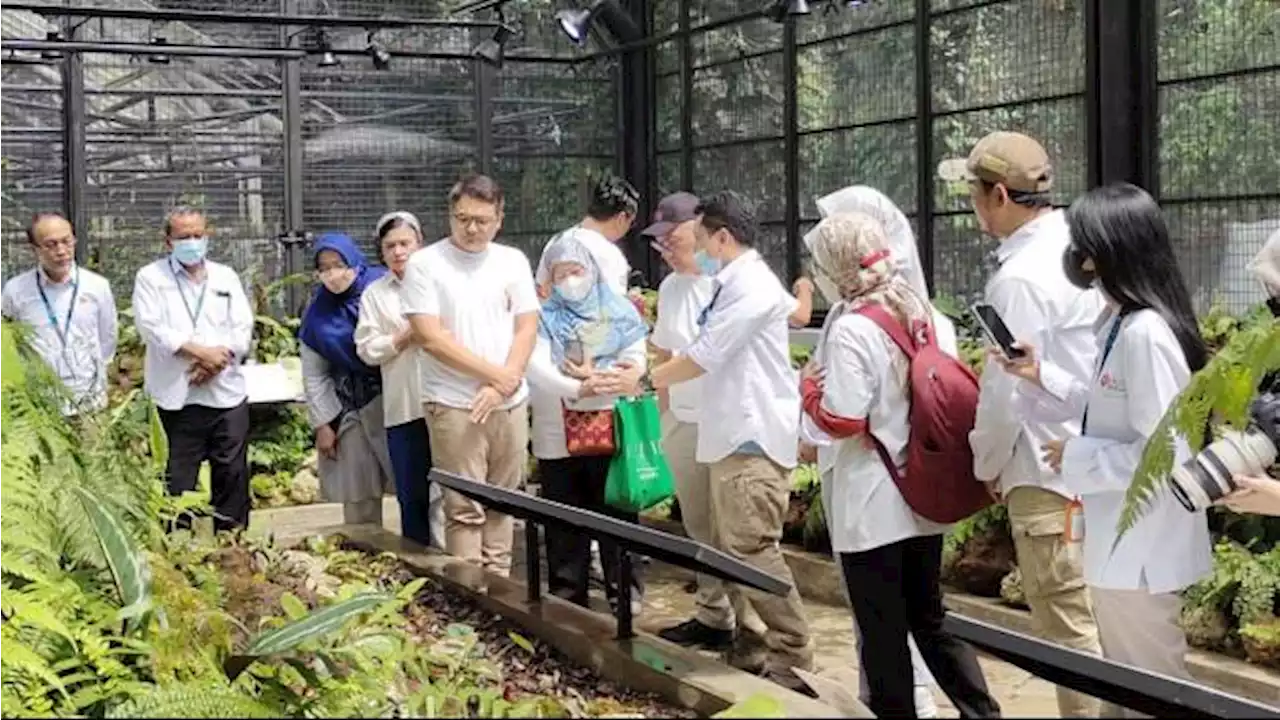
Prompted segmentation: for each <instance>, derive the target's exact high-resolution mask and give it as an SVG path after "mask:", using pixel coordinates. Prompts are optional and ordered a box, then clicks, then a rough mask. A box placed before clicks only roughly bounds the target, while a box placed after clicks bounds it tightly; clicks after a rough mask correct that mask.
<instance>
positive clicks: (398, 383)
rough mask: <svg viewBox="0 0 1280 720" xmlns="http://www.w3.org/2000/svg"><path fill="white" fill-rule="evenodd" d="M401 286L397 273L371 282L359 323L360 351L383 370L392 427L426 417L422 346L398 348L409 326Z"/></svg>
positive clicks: (384, 404) (384, 403) (387, 418)
mask: <svg viewBox="0 0 1280 720" xmlns="http://www.w3.org/2000/svg"><path fill="white" fill-rule="evenodd" d="M401 286H402V281H401V280H400V278H398V277H396V276H395V275H394V274H393V273H387V274H386V275H383V276H382V277H380V278H378V279H377V280H374V281H373V282H371V283H369V286H368V287H366V288H365V289H364V294H363V295H361V296H360V320H359V322H357V323H356V352H357V353H358V354H359V355H360V359H361V360H364V361H365V362H367V363H369V364H370V365H374V366H376V367H377V368H378V369H380V370H381V371H382V412H383V415H384V417H385V422H386V425H387V427H389V428H390V427H395V426H397V425H403V424H404V423H407V422H412V421H413V420H417V419H418V418H421V417H422V365H421V361H422V348H420V347H418V345H417V344H416V343H412V342H411V343H409V344H408V345H406V346H405V348H404V349H403V350H396V341H395V337H396V335H397V334H399V333H400V332H401V331H403V330H404V329H405V328H407V327H409V321H408V320H407V319H406V318H405V316H404V308H403V306H402V305H401V303H400V288H401Z"/></svg>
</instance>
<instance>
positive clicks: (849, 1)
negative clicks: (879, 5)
mask: <svg viewBox="0 0 1280 720" xmlns="http://www.w3.org/2000/svg"><path fill="white" fill-rule="evenodd" d="M866 4H867V0H845V3H844V6H845V7H847V8H849V9H850V10H852V9H854V8H860V7H863V6H864V5H866Z"/></svg>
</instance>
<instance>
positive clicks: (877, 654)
mask: <svg viewBox="0 0 1280 720" xmlns="http://www.w3.org/2000/svg"><path fill="white" fill-rule="evenodd" d="M840 562H841V564H842V565H843V566H844V577H845V582H846V583H847V584H848V588H849V599H850V601H851V602H852V604H853V612H854V615H855V616H856V620H857V623H858V629H859V630H861V631H862V647H861V648H859V650H860V654H861V658H862V666H863V667H864V668H866V671H867V682H868V683H869V684H870V686H871V687H870V696H871V701H870V705H871V708H870V709H871V712H872V713H874V714H875V716H876V717H881V718H906V717H915V716H916V707H915V689H914V686H915V682H914V679H913V676H912V671H911V651H910V648H909V646H908V645H907V635H908V634H913V635H915V639H916V645H917V646H918V647H919V648H920V654H921V655H922V656H923V657H924V661H925V664H927V665H928V666H929V671H930V672H932V673H933V677H934V679H936V680H937V681H938V686H939V687H941V688H942V691H943V692H945V693H946V694H947V697H949V698H951V702H952V704H954V705H955V706H956V710H958V711H959V713H960V717H964V718H994V717H1000V705H999V704H998V703H997V702H996V701H995V699H994V698H992V697H991V694H990V693H989V692H988V690H987V681H986V679H985V678H984V677H983V676H982V668H980V667H979V666H978V658H977V656H976V655H975V654H974V652H973V648H971V647H969V645H967V644H966V643H964V642H962V641H960V640H959V639H957V638H956V637H955V636H953V635H951V634H950V633H948V632H945V631H944V630H943V629H942V618H943V615H944V612H945V611H944V610H943V607H942V589H941V587H940V585H939V577H938V576H939V573H940V571H941V566H942V536H941V535H933V536H930V537H915V538H908V539H906V540H902V541H899V542H896V543H892V544H890V545H885V546H883V547H878V548H875V549H873V550H868V551H866V552H860V553H841V554H840Z"/></svg>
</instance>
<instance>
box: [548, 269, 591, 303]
mask: <svg viewBox="0 0 1280 720" xmlns="http://www.w3.org/2000/svg"><path fill="white" fill-rule="evenodd" d="M556 292H558V293H560V297H562V298H564V299H565V300H568V301H569V302H581V301H582V300H583V299H585V298H586V297H587V295H588V294H590V293H591V279H590V278H588V277H587V276H586V275H570V276H569V277H567V278H565V279H563V280H561V281H560V282H558V283H556Z"/></svg>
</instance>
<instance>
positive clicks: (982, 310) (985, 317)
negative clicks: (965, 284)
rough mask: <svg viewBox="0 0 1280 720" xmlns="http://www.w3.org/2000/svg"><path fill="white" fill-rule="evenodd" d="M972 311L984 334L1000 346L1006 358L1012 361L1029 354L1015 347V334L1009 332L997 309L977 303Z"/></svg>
mask: <svg viewBox="0 0 1280 720" xmlns="http://www.w3.org/2000/svg"><path fill="white" fill-rule="evenodd" d="M970 310H971V311H972V312H973V316H974V317H975V318H977V319H978V325H979V326H980V327H981V328H982V331H983V333H984V334H986V336H987V338H988V339H989V340H991V342H993V343H995V344H996V345H997V346H999V348H1000V352H1002V353H1004V356H1005V357H1007V358H1009V359H1011V360H1012V359H1017V358H1020V357H1023V356H1024V355H1026V354H1027V353H1026V352H1025V351H1024V350H1022V348H1016V347H1014V346H1013V345H1014V343H1016V342H1017V340H1016V339H1015V338H1014V337H1013V333H1011V332H1009V326H1008V325H1005V324H1004V318H1001V317H1000V313H998V312H996V309H995V308H993V307H991V306H990V305H988V304H986V303H975V304H974V305H973V307H972V308H970Z"/></svg>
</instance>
